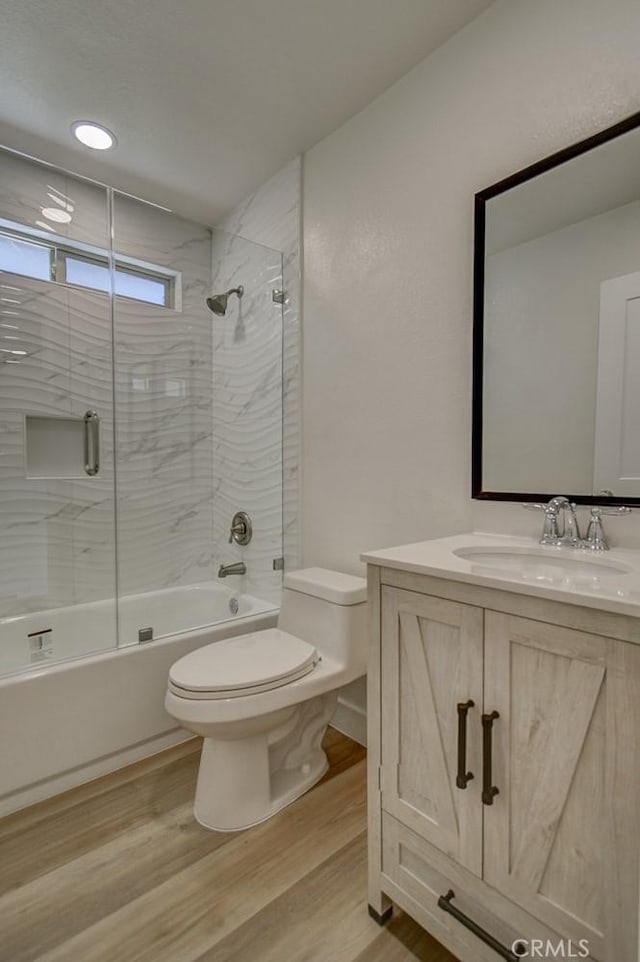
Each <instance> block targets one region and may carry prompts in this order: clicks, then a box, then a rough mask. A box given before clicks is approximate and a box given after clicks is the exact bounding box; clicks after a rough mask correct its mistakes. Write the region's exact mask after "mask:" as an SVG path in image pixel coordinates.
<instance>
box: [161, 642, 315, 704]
mask: <svg viewBox="0 0 640 962" xmlns="http://www.w3.org/2000/svg"><path fill="white" fill-rule="evenodd" d="M317 662H318V652H317V650H316V648H314V647H313V645H310V644H308V643H307V642H306V641H303V640H302V639H301V638H297V637H296V636H295V635H290V634H288V632H286V631H280V629H279V628H267V629H265V630H264V631H252V632H251V633H250V634H248V635H238V636H237V637H235V638H226V639H224V641H216V642H214V643H213V644H212V645H205V646H204V647H203V648H197V649H196V650H195V651H192V652H190V654H188V655H185V656H184V658H180V660H179V661H177V662H176V663H175V665H172V667H171V670H170V671H169V681H170V682H171V683H172V685H173V686H175V687H177V688H180V689H184V690H185V691H188V692H197V693H202V694H203V695H204V696H205V697H206V696H208V697H212V698H215V697H218V698H220V697H225V698H229V697H232V696H233V695H241V694H245V693H246V694H249V693H252V692H257V691H268V690H269V689H271V688H278V687H280V686H281V685H286V684H287V682H289V681H293V680H294V679H296V678H301V677H302V676H303V675H306V674H307V673H308V672H310V671H311V670H312V669H313V668H314V666H315V665H316V664H317Z"/></svg>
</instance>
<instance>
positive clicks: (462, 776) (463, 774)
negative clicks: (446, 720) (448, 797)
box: [456, 699, 475, 789]
mask: <svg viewBox="0 0 640 962" xmlns="http://www.w3.org/2000/svg"><path fill="white" fill-rule="evenodd" d="M474 706H475V702H474V701H471V699H469V701H459V702H458V774H457V775H456V785H457V786H458V788H462V789H464V788H466V787H467V782H470V781H471V779H472V778H473V772H468V771H467V714H468V713H469V709H470V708H473V707H474Z"/></svg>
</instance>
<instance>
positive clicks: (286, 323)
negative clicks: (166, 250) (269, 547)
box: [220, 157, 302, 570]
mask: <svg viewBox="0 0 640 962" xmlns="http://www.w3.org/2000/svg"><path fill="white" fill-rule="evenodd" d="M301 173H302V162H301V158H300V157H297V158H296V159H295V160H293V161H291V163H289V164H287V165H286V166H285V167H283V168H282V170H280V171H279V172H278V173H277V174H276V175H275V176H274V177H272V178H271V180H269V181H267V183H266V184H263V185H262V187H260V188H259V189H258V190H257V191H256V192H255V193H254V194H252V195H251V196H250V197H248V198H246V200H245V201H243V202H242V203H241V204H239V205H238V206H237V207H236V208H235V210H234V211H233V212H232V213H231V214H230V215H229V217H228V218H226V220H225V222H224V223H223V224H221V225H220V226H221V227H222V228H224V230H225V231H228V232H229V233H231V234H237V235H240V236H241V237H245V238H247V239H249V240H252V241H255V242H257V243H259V244H265V245H266V246H268V247H272V248H275V249H276V250H280V251H282V252H283V287H284V290H285V291H286V302H285V305H284V312H283V357H282V369H283V425H282V430H283V538H284V557H285V564H286V568H287V569H288V570H291V569H293V568H296V567H297V566H298V565H299V563H300V557H301V552H300V544H299V526H298V515H299V504H298V500H299V486H298V464H299V448H300V390H301V385H300V216H301V214H300V211H301V206H300V195H301Z"/></svg>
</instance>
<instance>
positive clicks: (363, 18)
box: [0, 0, 491, 223]
mask: <svg viewBox="0 0 640 962" xmlns="http://www.w3.org/2000/svg"><path fill="white" fill-rule="evenodd" d="M490 2H491V0H112V2H110V3H105V2H104V0H21V2H20V3H16V2H15V0H0V22H2V31H0V91H1V93H0V143H3V144H5V145H6V146H9V147H13V148H14V149H18V150H22V151H24V152H26V153H29V154H32V155H34V156H37V157H40V158H42V159H45V160H48V161H51V162H53V163H56V164H60V165H61V166H64V167H67V168H68V169H70V170H73V171H77V172H78V173H83V174H85V175H88V176H91V177H94V178H95V179H98V180H102V181H106V182H107V183H111V184H113V185H114V186H116V187H119V188H120V189H122V190H127V191H129V192H131V193H134V194H137V195H139V196H142V197H145V198H147V199H148V200H152V201H155V202H156V203H160V204H164V205H165V206H168V207H171V208H173V209H174V210H176V211H179V212H180V213H182V214H184V215H185V216H188V217H192V218H194V219H197V220H200V221H202V222H205V223H216V222H217V221H219V219H220V218H221V217H222V216H223V215H224V214H225V213H226V212H228V211H229V210H231V209H232V208H233V207H234V205H235V204H236V203H237V202H238V201H240V200H242V199H243V198H244V197H245V196H247V195H248V194H249V193H250V192H251V191H252V190H254V189H255V188H256V187H257V186H258V185H259V184H261V183H263V182H264V181H265V180H267V179H268V178H269V177H270V176H271V175H272V174H274V173H275V172H276V171H277V170H278V169H279V168H280V167H281V166H282V165H283V164H284V163H286V162H287V161H288V160H290V159H291V158H292V157H294V156H296V154H299V153H301V152H302V151H304V150H307V149H308V148H309V147H311V146H312V145H313V144H314V143H316V142H317V141H318V140H321V139H322V138H323V137H324V136H326V135H327V134H328V133H330V132H331V131H332V130H335V129H336V128H337V127H338V126H340V124H342V123H344V121H346V120H347V119H348V118H349V117H351V116H353V114H355V113H357V112H358V111H359V110H361V109H362V108H363V107H364V106H365V105H366V104H367V103H369V102H370V101H371V100H373V99H374V98H375V97H376V96H377V95H378V94H380V93H381V92H382V91H383V90H385V89H386V88H387V87H389V86H390V85H391V84H392V83H394V81H396V80H397V79H399V78H400V77H401V76H402V75H403V74H404V73H406V72H407V71H408V70H409V69H410V68H411V67H412V66H414V65H415V64H416V63H418V62H419V61H420V60H422V59H423V58H424V57H425V56H427V54H429V53H430V52H431V51H432V50H434V49H435V48H436V47H438V46H439V45H440V44H442V43H443V42H444V41H445V40H446V39H447V38H448V37H450V36H451V35H452V34H453V33H455V31H457V30H458V29H460V27H462V26H463V25H464V24H465V23H467V22H468V21H470V20H472V19H473V18H474V17H475V16H476V15H477V14H479V13H480V12H481V11H482V10H484V9H485V8H486V7H488V6H489V5H490ZM76 119H90V120H95V121H97V122H99V123H102V124H104V125H106V126H107V127H109V128H110V129H111V130H113V131H114V132H115V133H116V135H117V137H118V146H117V148H116V149H115V150H113V151H111V152H109V153H108V154H97V153H96V152H93V151H89V150H87V148H85V147H82V146H81V145H80V144H78V143H76V142H74V141H72V139H71V135H70V133H69V126H70V124H71V122H72V121H73V120H76Z"/></svg>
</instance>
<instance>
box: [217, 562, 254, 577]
mask: <svg viewBox="0 0 640 962" xmlns="http://www.w3.org/2000/svg"><path fill="white" fill-rule="evenodd" d="M246 573H247V566H246V564H245V563H244V561H236V562H235V564H232V565H220V567H219V568H218V578H226V577H227V575H246Z"/></svg>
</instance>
